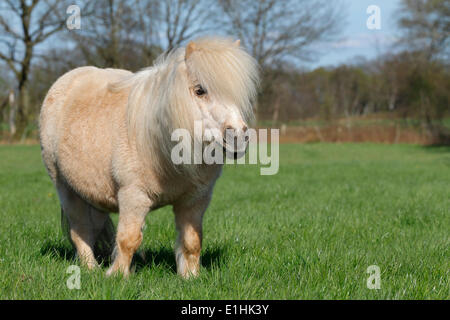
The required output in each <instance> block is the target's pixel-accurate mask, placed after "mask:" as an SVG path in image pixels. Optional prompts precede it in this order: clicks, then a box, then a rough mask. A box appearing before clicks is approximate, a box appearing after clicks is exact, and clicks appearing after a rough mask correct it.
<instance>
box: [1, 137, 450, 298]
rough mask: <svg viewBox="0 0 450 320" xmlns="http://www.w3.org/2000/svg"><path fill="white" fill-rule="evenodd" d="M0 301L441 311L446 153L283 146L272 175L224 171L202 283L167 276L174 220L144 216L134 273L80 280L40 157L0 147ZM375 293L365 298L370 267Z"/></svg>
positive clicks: (166, 211)
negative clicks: (76, 286)
mask: <svg viewBox="0 0 450 320" xmlns="http://www.w3.org/2000/svg"><path fill="white" fill-rule="evenodd" d="M0 219H1V220H0V298H1V299H41V298H42V299H76V298H82V299H433V298H435V299H449V298H450V293H449V290H450V284H449V278H450V252H449V248H450V148H445V147H440V148H438V147H421V146H412V145H375V144H336V145H333V144H308V145H281V146H280V171H279V173H278V174H277V175H274V176H260V175H259V169H258V167H257V166H254V165H248V166H227V167H226V168H225V170H224V173H223V176H222V177H221V179H220V180H219V181H218V184H217V186H216V189H215V193H214V197H213V201H212V203H211V206H210V207H209V209H208V211H207V213H206V216H205V221H204V250H203V255H202V257H203V258H202V270H201V276H200V277H199V278H197V279H193V280H188V281H185V280H182V279H181V278H179V277H178V276H177V275H176V273H175V259H174V256H173V253H172V248H173V245H174V240H175V229H174V223H173V215H172V213H171V208H163V209H160V210H157V211H155V212H153V213H150V214H149V215H148V216H147V227H146V229H145V231H144V241H143V244H142V246H141V251H142V252H143V253H144V254H145V256H146V260H145V261H144V260H142V259H136V261H137V262H136V263H135V268H136V272H135V273H134V274H133V275H131V277H130V278H129V279H128V280H123V279H120V278H106V277H105V275H104V274H105V271H106V268H105V267H103V269H101V270H97V271H94V272H89V271H87V270H84V269H82V271H81V289H80V290H69V289H68V288H67V286H66V280H67V279H68V278H69V276H70V274H67V273H66V270H67V268H68V267H69V266H70V265H71V264H77V262H76V261H74V253H73V250H72V249H71V248H70V246H69V245H68V243H67V242H66V241H65V240H63V238H62V234H61V231H60V227H59V204H58V200H57V197H56V195H55V190H54V189H53V186H52V184H51V182H50V180H49V178H48V177H47V174H46V172H45V170H44V167H43V165H42V162H41V159H40V152H39V147H38V146H1V147H0ZM370 265H377V266H379V267H380V270H381V289H380V290H369V289H368V288H367V286H366V281H367V278H368V277H369V274H367V273H366V270H367V267H368V266H370Z"/></svg>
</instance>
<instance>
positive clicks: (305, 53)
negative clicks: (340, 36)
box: [219, 0, 343, 66]
mask: <svg viewBox="0 0 450 320" xmlns="http://www.w3.org/2000/svg"><path fill="white" fill-rule="evenodd" d="M219 3H220V4H221V6H222V8H223V10H224V12H225V20H226V21H227V22H228V24H225V25H229V26H230V28H229V29H228V32H229V33H231V34H233V35H235V36H237V37H239V38H240V39H241V42H242V43H243V45H245V46H246V47H247V48H248V49H249V50H250V51H251V53H252V55H253V56H254V57H255V58H256V59H257V60H258V62H259V63H260V65H262V66H266V65H267V64H272V63H274V62H278V61H282V60H284V59H287V58H292V59H296V60H298V59H309V58H311V54H312V53H314V52H315V50H313V45H314V44H315V43H318V42H321V41H327V40H330V39H332V38H333V37H334V36H335V35H336V34H337V33H338V31H339V29H340V28H339V24H342V23H343V17H342V14H341V13H342V10H341V9H340V8H341V7H340V6H339V3H338V2H337V1H323V0H284V1H279V0H256V1H255V0H219Z"/></svg>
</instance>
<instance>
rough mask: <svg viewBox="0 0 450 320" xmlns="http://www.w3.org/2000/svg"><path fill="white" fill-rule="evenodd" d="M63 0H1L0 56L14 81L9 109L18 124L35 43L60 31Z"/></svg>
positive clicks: (22, 115) (23, 115)
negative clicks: (15, 98) (12, 107)
mask: <svg viewBox="0 0 450 320" xmlns="http://www.w3.org/2000/svg"><path fill="white" fill-rule="evenodd" d="M65 8H66V6H65V4H64V1H57V0H53V1H50V0H32V1H26V0H4V1H3V2H2V6H1V8H0V59H1V60H3V61H5V63H6V64H7V66H8V67H9V69H10V70H11V71H12V73H13V74H14V76H15V78H16V80H17V91H18V97H19V99H18V100H19V103H15V104H14V105H15V106H16V109H15V110H13V111H12V113H11V114H12V117H13V118H15V116H16V112H17V122H18V124H19V125H20V126H23V125H25V122H26V109H27V84H28V79H29V73H30V67H31V62H32V59H33V56H34V53H35V48H36V46H37V45H39V44H41V43H43V42H44V41H45V40H47V39H48V38H49V37H51V36H52V35H54V34H55V33H57V32H58V31H60V30H61V29H62V28H63V27H64V24H65V16H64V14H65Z"/></svg>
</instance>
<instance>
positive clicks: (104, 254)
mask: <svg viewBox="0 0 450 320" xmlns="http://www.w3.org/2000/svg"><path fill="white" fill-rule="evenodd" d="M89 214H90V218H91V221H92V227H93V232H94V242H95V246H94V253H95V255H96V256H97V257H99V259H101V260H109V258H110V257H111V254H112V253H113V249H114V245H115V230H114V224H113V222H112V220H111V218H110V216H109V213H108V212H104V211H100V210H98V209H96V208H94V207H92V206H90V208H89Z"/></svg>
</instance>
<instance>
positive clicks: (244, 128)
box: [242, 124, 248, 132]
mask: <svg viewBox="0 0 450 320" xmlns="http://www.w3.org/2000/svg"><path fill="white" fill-rule="evenodd" d="M247 130H248V127H247V126H246V125H245V124H244V126H243V127H242V131H243V132H247Z"/></svg>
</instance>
